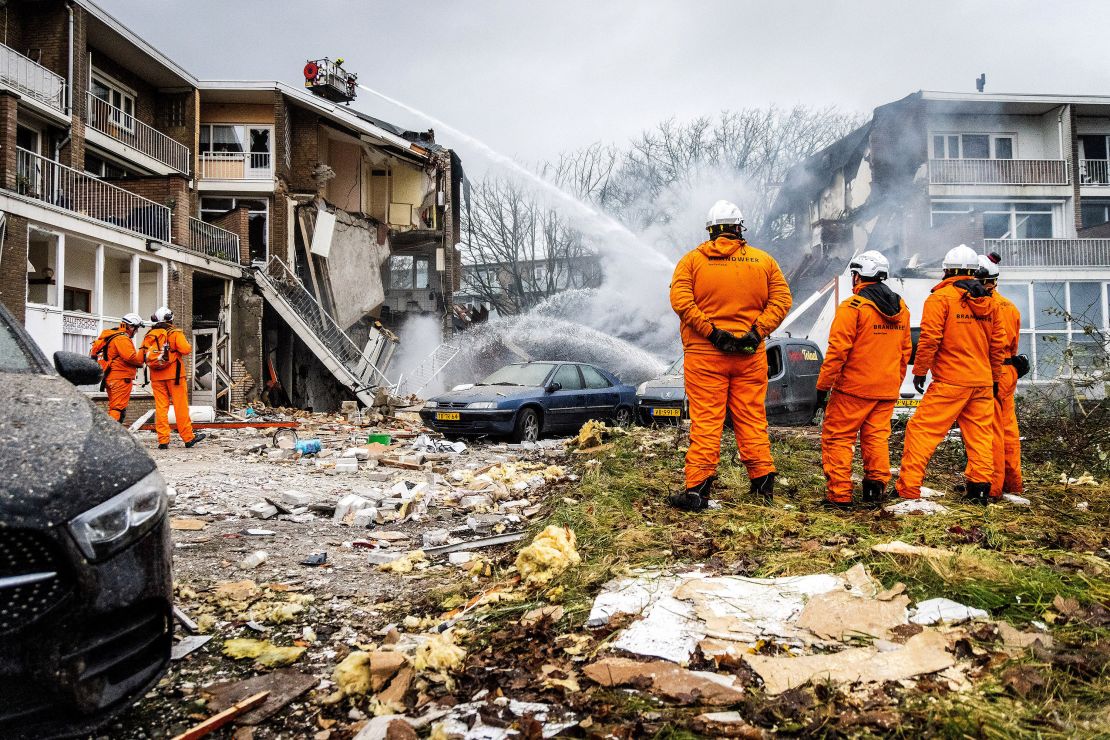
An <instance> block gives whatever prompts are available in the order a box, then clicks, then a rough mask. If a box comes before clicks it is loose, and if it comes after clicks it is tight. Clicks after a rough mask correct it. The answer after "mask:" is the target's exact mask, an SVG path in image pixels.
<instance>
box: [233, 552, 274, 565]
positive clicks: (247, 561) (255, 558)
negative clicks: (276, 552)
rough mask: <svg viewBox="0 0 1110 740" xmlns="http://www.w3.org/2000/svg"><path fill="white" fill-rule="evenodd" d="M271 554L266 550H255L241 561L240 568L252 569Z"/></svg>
mask: <svg viewBox="0 0 1110 740" xmlns="http://www.w3.org/2000/svg"><path fill="white" fill-rule="evenodd" d="M269 558H270V555H269V554H268V553H267V552H266V551H265V550H255V551H254V552H252V553H251V554H250V555H248V556H246V557H245V558H243V559H242V560H240V561H239V569H240V570H252V569H253V568H257V567H258V566H260V565H262V564H263V563H265V562H266V561H267V560H268V559H269Z"/></svg>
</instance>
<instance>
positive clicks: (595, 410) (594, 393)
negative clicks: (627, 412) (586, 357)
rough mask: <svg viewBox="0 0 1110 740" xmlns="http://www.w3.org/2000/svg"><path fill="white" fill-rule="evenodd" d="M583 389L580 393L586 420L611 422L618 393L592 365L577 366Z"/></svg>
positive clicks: (618, 400)
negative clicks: (580, 374) (583, 384)
mask: <svg viewBox="0 0 1110 740" xmlns="http://www.w3.org/2000/svg"><path fill="white" fill-rule="evenodd" d="M578 369H579V371H580V372H581V373H582V381H583V382H584V383H585V386H586V387H585V389H584V390H583V391H582V395H583V399H584V401H585V403H584V406H585V410H586V418H588V419H605V420H606V421H609V420H611V419H612V418H613V417H614V416H615V415H616V410H617V404H618V403H619V402H620V393H619V392H618V391H617V387H616V386H615V385H613V384H612V383H610V382H609V379H608V378H606V377H605V376H604V375H602V374H601V371H599V370H598V369H597V368H596V367H593V366H592V365H579V366H578Z"/></svg>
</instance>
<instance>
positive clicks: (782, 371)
mask: <svg viewBox="0 0 1110 740" xmlns="http://www.w3.org/2000/svg"><path fill="white" fill-rule="evenodd" d="M783 359H784V358H783V355H782V345H781V344H775V345H772V346H770V347H768V348H767V401H766V407H767V418H768V419H769V420H772V421H777V420H779V419H781V418H782V417H783V416H784V415H785V414H786V394H787V393H788V392H789V390H790V376H789V375H788V374H787V372H786V366H785V365H784V364H783Z"/></svg>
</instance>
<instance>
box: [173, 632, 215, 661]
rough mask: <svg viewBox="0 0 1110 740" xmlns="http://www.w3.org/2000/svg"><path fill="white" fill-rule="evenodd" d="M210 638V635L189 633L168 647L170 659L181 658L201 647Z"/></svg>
mask: <svg viewBox="0 0 1110 740" xmlns="http://www.w3.org/2000/svg"><path fill="white" fill-rule="evenodd" d="M211 639H212V636H211V635H190V636H189V637H183V638H182V639H180V640H178V641H177V642H176V643H174V646H173V647H172V648H171V649H170V660H181V659H182V658H184V657H185V656H186V655H188V654H189V653H191V652H193V651H194V650H197V649H198V648H200V647H202V646H203V645H204V644H205V643H207V642H208V641H209V640H211Z"/></svg>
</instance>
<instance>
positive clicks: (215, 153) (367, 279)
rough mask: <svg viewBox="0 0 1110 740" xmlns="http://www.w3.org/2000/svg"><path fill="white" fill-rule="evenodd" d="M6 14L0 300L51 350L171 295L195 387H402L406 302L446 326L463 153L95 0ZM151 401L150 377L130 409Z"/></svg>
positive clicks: (331, 403)
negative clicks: (146, 34)
mask: <svg viewBox="0 0 1110 740" xmlns="http://www.w3.org/2000/svg"><path fill="white" fill-rule="evenodd" d="M4 12H5V14H6V18H7V22H6V24H5V36H4V38H3V39H2V41H3V43H2V45H0V154H2V156H0V212H2V213H3V224H2V226H0V228H2V242H0V244H2V251H0V301H2V302H3V303H4V305H5V306H6V307H7V308H8V310H9V311H10V312H11V313H12V314H13V315H14V316H15V317H16V318H17V319H18V320H19V321H21V322H22V323H23V324H24V325H25V326H26V327H27V329H28V331H29V332H30V334H31V335H32V336H33V337H34V338H35V340H36V342H37V343H38V344H39V345H40V347H41V348H42V349H43V351H44V352H45V353H46V354H47V356H50V355H51V354H52V353H53V352H55V351H58V350H67V351H75V352H82V353H84V352H88V350H89V347H90V345H91V343H92V341H93V339H94V338H95V337H96V335H97V334H99V333H100V331H101V330H102V329H103V328H107V327H111V326H115V325H116V324H117V323H118V321H119V318H120V317H121V316H122V315H123V314H125V313H128V312H136V313H139V314H141V315H143V316H149V315H150V313H151V312H152V311H153V310H154V309H155V308H156V307H157V306H159V305H163V304H165V305H168V306H169V307H170V308H171V309H172V310H173V311H174V314H175V317H176V323H177V324H178V325H179V326H181V328H182V329H184V330H185V332H186V334H187V335H188V336H189V338H190V340H191V341H192V342H193V345H194V348H195V352H194V355H193V357H192V359H191V365H192V366H191V368H190V375H191V376H192V380H191V383H192V385H193V387H192V388H191V396H192V401H193V403H195V404H207V405H213V406H217V407H223V408H229V407H230V406H231V405H236V406H238V405H241V404H243V403H246V402H248V401H251V400H254V399H256V398H259V397H264V398H265V400H267V401H269V402H271V403H275V402H283V403H289V404H292V405H297V406H304V407H313V408H317V409H325V408H332V407H336V406H338V404H339V401H341V400H347V399H351V398H357V399H359V400H360V401H362V402H363V403H370V402H372V399H373V396H374V392H375V389H376V388H378V387H383V386H384V387H388V388H389V389H390V390H393V391H397V390H403V389H401V388H398V382H397V381H398V378H397V377H396V375H395V374H394V373H391V372H390V370H389V360H390V357H391V355H392V353H393V351H394V349H395V347H396V345H397V343H398V335H399V334H400V335H403V333H404V324H405V321H406V320H407V319H408V318H409V317H412V316H414V315H435V316H438V317H441V318H442V323H443V326H444V331H445V332H446V331H449V330H450V326H451V324H450V320H449V318H448V317H449V316H450V315H451V313H452V311H451V309H452V302H453V296H454V293H455V291H456V290H457V288H458V286H459V281H460V278H461V274H460V265H459V262H460V260H459V255H458V251H457V249H456V247H455V245H456V244H457V243H458V242H459V233H458V230H459V226H458V224H459V219H458V203H459V194H460V190H461V180H462V168H461V164H460V162H459V160H458V158H457V156H455V155H454V153H453V152H451V151H449V150H447V149H445V148H443V147H441V146H439V145H437V144H436V143H435V141H434V137H433V135H432V133H431V132H426V133H424V132H421V133H416V132H408V131H404V130H401V129H399V128H396V127H394V126H391V125H390V124H388V123H385V122H383V121H379V120H377V119H374V118H372V117H369V116H367V115H365V114H363V113H361V112H358V111H355V110H354V109H353V108H351V107H349V106H346V105H339V104H336V103H334V102H332V101H329V100H327V99H324V98H323V97H320V96H317V95H314V94H312V93H311V92H310V91H307V90H305V89H303V88H298V87H293V86H290V85H286V84H283V83H280V82H268V81H267V82H253V81H251V82H242V81H235V82H222V81H215V82H205V81H200V80H198V79H196V78H194V77H193V76H192V75H190V74H189V73H188V72H186V71H185V70H183V69H182V68H181V67H179V66H178V65H177V64H175V63H174V62H173V61H172V60H170V59H168V58H167V57H165V56H164V55H162V54H161V53H159V52H158V51H157V50H156V49H154V48H153V47H152V46H151V45H149V44H148V43H147V42H146V41H144V40H143V39H141V38H139V37H138V36H136V35H135V34H134V33H132V32H131V31H130V30H128V29H127V28H126V27H125V26H123V25H122V24H121V23H120V22H119V21H118V20H116V19H115V18H113V17H112V16H110V15H109V14H107V13H105V12H104V11H103V10H101V9H100V8H99V7H97V6H96V5H95V4H93V3H91V2H86V1H85V0H76V1H74V2H68V3H67V2H63V0H25V1H23V2H10V3H8V4H6V6H5V8H4ZM140 377H141V376H140ZM87 390H88V391H89V392H90V393H92V394H93V395H94V396H98V397H99V396H100V395H101V394H99V393H98V392H97V390H96V389H95V388H88V389H87ZM150 401H151V400H150V396H149V394H148V393H147V392H146V389H145V388H142V387H140V386H139V385H136V389H135V393H134V394H133V403H132V413H134V411H135V410H136V409H138V410H140V411H141V410H143V409H144V408H147V407H149V406H150Z"/></svg>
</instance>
